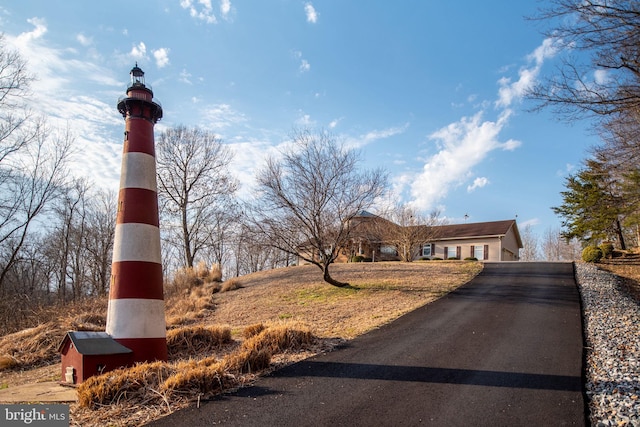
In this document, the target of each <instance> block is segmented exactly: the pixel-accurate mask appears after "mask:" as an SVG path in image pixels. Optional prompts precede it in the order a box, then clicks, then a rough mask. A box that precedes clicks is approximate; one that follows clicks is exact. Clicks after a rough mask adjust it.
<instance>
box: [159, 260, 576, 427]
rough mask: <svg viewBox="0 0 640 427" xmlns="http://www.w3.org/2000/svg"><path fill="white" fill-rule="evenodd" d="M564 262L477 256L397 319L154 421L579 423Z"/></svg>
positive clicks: (569, 272) (572, 288)
mask: <svg viewBox="0 0 640 427" xmlns="http://www.w3.org/2000/svg"><path fill="white" fill-rule="evenodd" d="M581 374H582V326H581V313H580V303H579V295H578V291H577V287H576V284H575V281H574V276H573V265H572V264H570V263H487V264H486V266H485V268H484V270H483V272H482V273H481V274H480V275H478V276H477V277H476V278H475V279H474V280H473V281H471V282H470V283H468V284H467V285H465V286H463V287H461V288H459V289H458V290H456V291H454V292H452V293H451V294H449V295H447V296H446V297H444V298H441V299H440V300H438V301H436V302H434V303H431V304H429V305H427V306H424V307H422V308H420V309H418V310H416V311H414V312H411V313H409V314H407V315H405V316H403V317H401V318H400V319H398V320H396V321H395V322H393V323H391V324H389V325H386V326H384V327H382V328H380V329H377V330H375V331H373V332H370V333H368V334H366V335H363V336H361V337H359V338H357V339H355V340H353V341H350V342H349V343H348V344H347V345H346V346H344V348H341V349H339V350H336V351H333V352H331V353H328V354H323V355H319V356H317V357H313V358H311V359H307V360H305V361H303V362H300V363H297V364H294V365H291V366H288V367H286V368H284V369H281V370H279V371H277V372H275V373H273V374H272V375H271V376H268V377H264V378H261V379H260V380H258V381H257V383H256V385H255V386H253V387H248V388H245V389H241V390H240V391H238V392H236V393H234V394H228V395H224V396H221V397H220V398H218V399H215V400H213V401H210V402H205V403H203V404H201V406H200V408H191V409H187V410H183V411H179V412H177V413H174V414H172V415H170V416H168V417H166V418H164V419H162V420H158V421H156V422H154V423H152V424H150V425H153V426H208V425H218V424H226V425H233V426H340V425H344V426H410V425H419V424H429V425H446V426H470V425H472V426H543V425H544V426H559V425H585V416H584V400H583V394H582V378H581Z"/></svg>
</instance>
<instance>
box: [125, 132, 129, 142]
mask: <svg viewBox="0 0 640 427" xmlns="http://www.w3.org/2000/svg"><path fill="white" fill-rule="evenodd" d="M124 140H125V141H128V140H129V131H128V130H126V131H124Z"/></svg>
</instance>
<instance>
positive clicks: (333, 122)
mask: <svg viewBox="0 0 640 427" xmlns="http://www.w3.org/2000/svg"><path fill="white" fill-rule="evenodd" d="M340 120H342V118H339V119H334V120H331V121H330V122H329V129H335V128H336V126H338V123H340Z"/></svg>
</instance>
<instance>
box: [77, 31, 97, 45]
mask: <svg viewBox="0 0 640 427" xmlns="http://www.w3.org/2000/svg"><path fill="white" fill-rule="evenodd" d="M76 40H78V43H80V44H81V45H82V46H91V45H92V44H93V38H91V37H87V36H85V35H84V34H82V33H80V34H78V35H77V36H76Z"/></svg>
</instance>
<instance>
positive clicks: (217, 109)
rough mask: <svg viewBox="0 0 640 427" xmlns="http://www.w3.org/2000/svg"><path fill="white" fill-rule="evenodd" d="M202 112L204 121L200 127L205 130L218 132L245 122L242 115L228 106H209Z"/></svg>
mask: <svg viewBox="0 0 640 427" xmlns="http://www.w3.org/2000/svg"><path fill="white" fill-rule="evenodd" d="M202 111H203V113H202V115H203V119H204V123H203V125H202V127H204V128H206V129H213V130H218V131H220V130H222V129H225V128H228V127H230V126H232V125H237V124H239V123H242V122H245V121H246V120H247V118H246V117H245V115H244V114H243V113H241V112H239V111H236V110H234V109H233V108H232V107H231V106H230V105H229V104H215V105H209V106H207V107H205V108H203V110H202Z"/></svg>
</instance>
